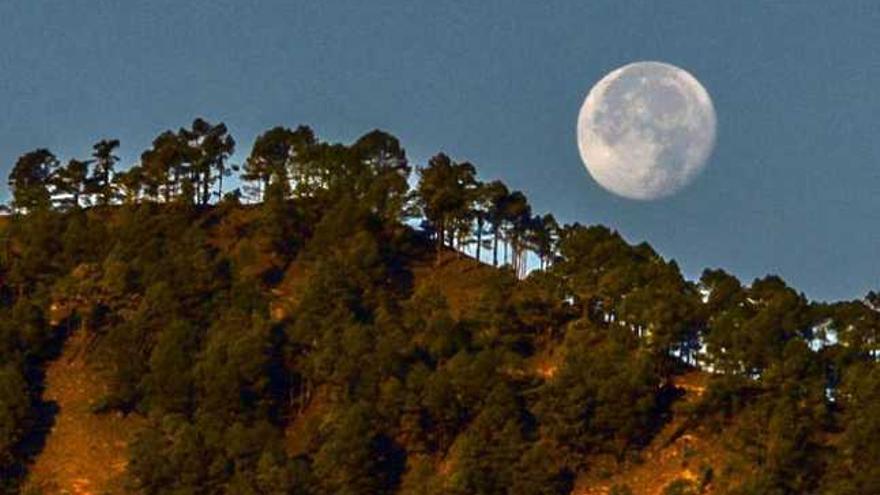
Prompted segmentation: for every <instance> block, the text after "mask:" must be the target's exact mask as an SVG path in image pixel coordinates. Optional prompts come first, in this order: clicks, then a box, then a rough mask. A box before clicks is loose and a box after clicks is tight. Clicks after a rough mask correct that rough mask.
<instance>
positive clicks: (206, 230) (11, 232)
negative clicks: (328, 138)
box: [0, 119, 880, 495]
mask: <svg viewBox="0 0 880 495" xmlns="http://www.w3.org/2000/svg"><path fill="white" fill-rule="evenodd" d="M119 144H120V143H119V142H118V141H116V140H102V141H100V142H98V143H97V144H95V145H94V147H93V153H92V154H91V156H89V157H81V158H76V159H70V160H68V161H66V162H62V161H61V160H60V159H59V158H58V157H56V156H55V155H54V154H53V153H52V152H50V151H49V150H46V149H38V150H34V151H32V152H29V153H26V154H25V155H23V156H22V157H20V158H19V159H18V160H17V162H16V163H15V164H14V166H13V167H12V170H11V173H10V176H9V189H10V192H11V197H12V199H11V202H10V204H9V206H8V211H7V212H6V213H7V214H6V215H5V216H4V217H3V218H2V225H0V492H2V493H18V492H19V490H20V489H21V487H22V481H23V480H24V479H25V477H26V475H27V470H28V465H29V462H30V460H31V459H32V457H33V455H35V452H34V448H33V444H34V441H33V437H34V436H35V435H36V434H37V432H39V431H40V430H41V428H40V424H41V422H42V421H43V419H42V416H43V415H45V414H46V412H45V407H44V406H45V404H44V402H43V400H42V396H41V394H42V380H43V370H44V368H45V366H46V363H47V362H49V361H50V360H52V359H54V358H55V357H57V354H58V351H59V348H60V347H61V346H62V345H63V344H64V340H65V339H66V338H67V337H68V336H69V335H70V334H71V333H72V332H82V333H84V334H85V336H86V338H87V341H88V343H89V360H90V364H91V366H92V368H93V369H94V372H95V373H98V374H100V375H101V376H102V377H104V378H105V379H106V380H107V383H109V384H110V386H109V389H108V393H107V394H106V395H104V396H100V397H94V398H92V399H93V404H94V406H93V413H94V414H95V415H111V414H117V415H138V416H140V417H143V418H145V426H144V427H143V428H142V429H141V430H140V431H138V433H137V435H136V438H135V440H134V441H133V442H132V444H131V445H130V446H129V461H128V465H127V475H128V478H129V482H130V485H131V489H132V491H133V493H144V494H165V493H171V494H181V495H183V494H213V493H229V494H276V493H292V494H324V493H333V494H336V493H338V494H371V493H402V494H441V493H443V494H495V493H506V494H567V493H571V492H572V491H573V490H574V489H575V485H576V481H577V479H578V477H579V476H581V474H582V473H585V472H588V471H589V470H590V469H591V467H592V466H593V465H594V463H596V462H598V461H597V460H598V459H612V460H613V462H615V463H619V464H624V463H630V462H634V460H637V459H638V457H639V455H640V452H641V451H642V449H644V448H645V446H646V445H648V444H649V443H650V442H651V441H652V438H654V437H655V435H657V432H658V431H660V429H661V428H663V427H664V425H665V424H666V423H667V422H668V421H669V420H670V417H671V416H672V415H673V414H676V415H679V416H681V415H683V416H684V417H686V418H687V421H688V423H689V424H693V425H697V424H699V425H704V426H705V427H706V428H708V429H710V430H712V431H716V432H721V435H720V436H719V438H720V439H722V438H723V442H724V445H725V449H726V450H727V451H728V452H729V454H728V457H727V459H728V462H727V463H726V465H725V466H723V467H717V466H715V467H714V469H713V467H708V466H707V467H705V468H704V469H703V470H702V475H701V477H700V479H698V480H681V481H680V482H677V483H674V484H672V485H670V486H669V487H668V488H667V489H666V492H667V493H669V494H674V493H678V494H688V493H694V494H695V493H701V492H706V491H709V490H711V491H712V492H713V493H737V494H796V493H797V494H800V493H830V494H869V493H880V463H878V462H877V459H880V364H878V361H877V357H878V350H880V341H878V337H880V311H878V310H880V298H878V297H877V296H876V295H875V294H873V293H872V294H868V295H866V297H865V299H864V300H855V301H846V302H839V303H819V302H813V301H810V300H808V299H807V298H806V297H805V296H804V295H803V294H802V293H799V292H798V291H797V290H795V289H794V288H792V287H789V286H788V285H786V283H785V282H784V281H783V280H781V279H780V278H779V277H776V276H767V277H765V278H762V279H758V280H754V281H752V282H751V283H748V284H744V283H742V282H741V281H739V280H737V279H736V278H735V277H734V276H732V275H730V274H728V273H725V272H724V271H722V270H706V271H705V272H704V273H703V275H702V277H701V278H700V280H698V281H689V280H686V279H685V278H684V277H683V276H682V274H681V272H680V270H679V268H678V266H677V265H676V264H675V262H674V261H668V260H665V259H664V258H662V257H661V256H660V255H658V253H656V252H655V251H654V250H653V249H652V248H651V247H650V246H649V245H647V244H639V245H630V244H628V243H627V242H626V241H625V240H624V239H623V238H622V237H621V236H620V235H619V234H618V233H616V232H615V231H613V230H610V229H608V228H606V227H602V226H584V225H580V224H570V225H560V224H559V223H557V222H556V221H555V220H554V218H553V216H552V215H549V214H547V215H541V214H536V213H535V212H533V211H532V208H531V206H530V204H529V201H528V198H527V197H526V196H525V195H524V194H523V193H522V192H519V191H512V190H510V189H509V188H508V187H507V186H506V185H505V184H504V183H503V182H501V181H484V180H482V179H481V178H480V177H479V176H478V173H477V170H476V168H475V166H474V165H472V164H471V163H468V162H459V161H456V160H454V159H452V158H450V157H449V156H447V155H445V154H442V153H440V154H437V155H436V156H434V157H433V158H431V159H430V160H429V161H428V163H427V164H425V165H424V166H423V167H414V166H412V164H410V163H409V161H408V160H407V156H406V153H405V151H404V148H403V147H402V146H401V143H399V141H398V140H397V139H396V138H395V137H394V136H392V135H390V134H387V133H385V132H381V131H373V132H370V133H368V134H366V135H364V136H363V137H361V138H360V139H358V140H357V141H355V142H354V143H353V144H336V143H329V142H325V141H322V140H321V139H319V138H318V137H317V136H316V135H315V134H314V132H313V131H312V130H311V129H310V128H308V127H305V126H301V127H298V128H296V129H290V128H284V127H277V128H274V129H271V130H269V131H267V132H265V133H263V134H262V135H260V136H259V137H258V138H257V139H256V141H255V143H254V144H253V147H252V149H251V151H250V154H249V156H248V157H247V159H246V160H245V162H244V163H243V164H241V165H234V164H232V163H231V156H232V155H233V153H234V152H235V147H236V143H235V141H234V140H233V138H232V137H231V136H230V134H229V132H228V130H227V128H226V126H224V125H223V124H213V123H210V122H207V121H205V120H202V119H197V120H196V121H194V122H193V123H192V125H191V126H190V127H188V128H181V129H179V130H177V131H167V132H164V133H162V134H161V135H159V136H158V137H157V138H156V139H155V140H154V141H153V143H152V146H151V147H150V148H149V149H148V150H146V151H144V152H143V154H142V155H141V156H140V160H139V161H138V162H137V163H136V164H134V165H132V166H129V167H127V168H126V169H125V170H122V168H121V167H119V163H118V162H119V159H118V158H117V157H116V153H117V149H118V147H119ZM230 186H235V188H234V189H232V188H231V187H230ZM224 188H225V189H224ZM449 259H460V260H471V261H472V262H473V263H472V265H473V266H474V269H473V270H472V271H471V272H465V273H463V274H462V275H461V277H469V276H474V277H476V276H477V275H476V274H477V273H479V279H478V280H477V281H476V282H475V284H476V286H477V290H475V291H471V292H469V293H468V295H467V297H466V298H464V299H467V300H465V301H459V300H455V299H456V297H455V291H454V290H453V291H444V290H443V288H442V287H439V286H438V285H437V284H433V285H432V284H424V283H418V282H417V281H418V279H419V275H418V273H417V272H427V273H431V272H432V270H434V267H437V266H439V265H440V264H441V263H444V262H445V260H449ZM473 260H477V261H483V263H476V262H475V261H473ZM459 282H461V281H459ZM695 371H699V372H700V373H703V374H705V375H706V376H707V377H708V378H707V383H708V385H707V387H706V391H705V393H703V394H702V395H701V397H700V399H699V400H698V401H694V402H692V403H688V404H682V403H681V401H679V400H678V399H679V397H680V395H681V392H680V390H679V389H678V388H677V387H676V386H675V383H676V378H677V377H680V376H682V375H684V374H687V373H693V372H695ZM293 425H296V428H295V429H294V431H295V436H296V438H295V439H294V441H290V438H289V437H290V435H289V434H288V433H286V432H289V431H290V430H291V427H292V426H293ZM719 441H721V440H719ZM630 490H631V488H630V487H627V486H625V485H619V486H614V487H613V488H612V490H611V492H612V493H617V494H625V493H631V491H630Z"/></svg>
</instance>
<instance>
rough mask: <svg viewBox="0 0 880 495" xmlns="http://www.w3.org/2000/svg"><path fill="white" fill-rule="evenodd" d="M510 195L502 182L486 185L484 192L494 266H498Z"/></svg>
mask: <svg viewBox="0 0 880 495" xmlns="http://www.w3.org/2000/svg"><path fill="white" fill-rule="evenodd" d="M509 194H510V191H508V189H507V186H505V185H504V183H503V182H501V181H497V180H496V181H492V182H490V183H488V184H486V186H485V188H484V190H483V196H484V199H483V201H484V202H485V204H486V206H487V211H486V219H487V220H488V222H489V224H491V225H492V265H493V266H498V242H499V240H500V238H501V232H502V228H503V226H504V219H505V216H504V215H505V210H504V208H505V201H506V199H507V197H508V195H509Z"/></svg>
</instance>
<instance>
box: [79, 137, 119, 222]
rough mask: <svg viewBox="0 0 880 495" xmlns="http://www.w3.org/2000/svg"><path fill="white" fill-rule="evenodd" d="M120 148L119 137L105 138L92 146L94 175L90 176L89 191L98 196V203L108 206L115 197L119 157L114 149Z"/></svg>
mask: <svg viewBox="0 0 880 495" xmlns="http://www.w3.org/2000/svg"><path fill="white" fill-rule="evenodd" d="M117 148H119V140H118V139H103V140H101V141H98V142H97V143H95V145H94V146H93V147H92V150H93V152H92V163H93V164H94V165H93V169H92V176H91V177H90V178H89V182H88V186H89V187H88V188H87V191H88V193H89V194H92V195H95V196H97V201H96V202H97V204H99V205H102V206H106V205H109V204H111V203H112V202H113V200H114V199H115V191H114V188H113V180H114V178H115V177H114V168H115V166H116V163H117V162H119V157H118V156H116V155H114V151H115V150H116V149H117Z"/></svg>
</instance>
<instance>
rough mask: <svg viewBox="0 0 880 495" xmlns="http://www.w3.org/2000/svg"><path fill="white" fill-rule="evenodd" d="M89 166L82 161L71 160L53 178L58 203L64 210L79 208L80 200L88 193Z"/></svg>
mask: <svg viewBox="0 0 880 495" xmlns="http://www.w3.org/2000/svg"><path fill="white" fill-rule="evenodd" d="M88 170H89V164H88V162H83V161H80V160H70V161H69V162H67V165H65V166H64V167H62V168H59V169H57V170H56V171H55V173H54V174H53V176H52V185H53V190H54V192H55V196H56V198H57V199H56V200H55V201H56V203H58V204H59V205H60V206H61V207H63V208H79V206H80V198H81V197H82V196H83V194H84V193H86V192H87V189H86V186H87V176H88Z"/></svg>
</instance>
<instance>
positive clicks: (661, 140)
mask: <svg viewBox="0 0 880 495" xmlns="http://www.w3.org/2000/svg"><path fill="white" fill-rule="evenodd" d="M715 125H716V120H715V108H714V107H713V105H712V99H711V98H710V97H709V93H708V92H707V91H706V89H705V88H704V87H703V85H701V84H700V82H699V81H697V80H696V78H694V76H692V75H690V74H689V73H688V72H687V71H685V70H683V69H680V68H678V67H676V66H674V65H670V64H665V63H661V62H636V63H632V64H629V65H625V66H623V67H620V68H619V69H616V70H614V71H612V72H611V73H609V74H608V75H606V76H605V77H603V78H602V79H601V80H600V81H599V82H598V83H596V85H595V86H593V88H592V89H591V90H590V92H589V94H587V98H586V100H584V104H583V106H581V111H580V115H579V116H578V124H577V136H578V148H579V149H580V152H581V159H582V160H583V161H584V164H585V165H586V167H587V170H589V172H590V175H592V176H593V178H594V179H596V182H598V183H599V184H600V185H601V186H602V187H604V188H605V189H607V190H609V191H611V192H613V193H615V194H618V195H620V196H624V197H626V198H630V199H638V200H652V199H658V198H663V197H667V196H671V195H673V194H675V193H677V192H679V191H680V190H681V189H683V188H684V187H685V186H687V185H688V184H690V183H691V182H692V181H693V180H694V179H695V178H696V177H697V175H699V174H700V172H701V171H702V170H703V168H705V166H706V161H707V160H708V158H709V155H710V154H711V153H712V148H713V147H714V146H715Z"/></svg>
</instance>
